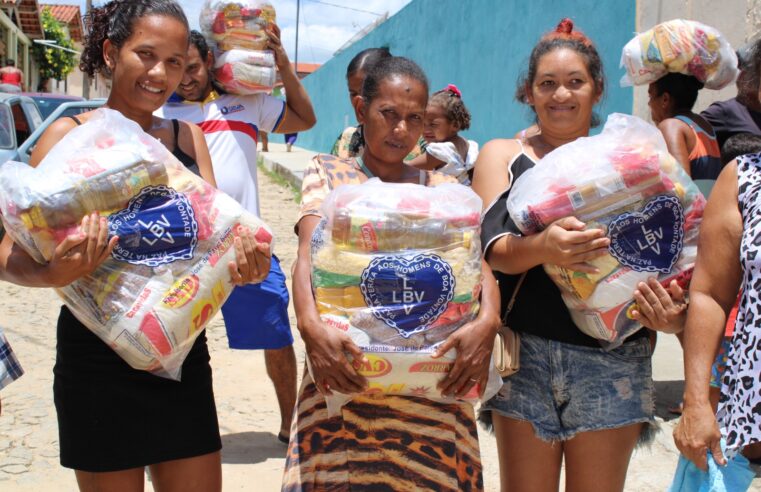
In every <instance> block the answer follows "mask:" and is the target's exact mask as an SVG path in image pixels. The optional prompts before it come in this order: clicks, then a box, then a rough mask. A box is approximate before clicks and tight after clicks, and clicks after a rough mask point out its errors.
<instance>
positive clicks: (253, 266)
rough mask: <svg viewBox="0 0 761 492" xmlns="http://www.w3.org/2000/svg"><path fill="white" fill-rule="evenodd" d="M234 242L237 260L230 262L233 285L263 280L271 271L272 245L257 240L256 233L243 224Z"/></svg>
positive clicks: (256, 282)
mask: <svg viewBox="0 0 761 492" xmlns="http://www.w3.org/2000/svg"><path fill="white" fill-rule="evenodd" d="M233 244H234V246H235V261H231V262H230V264H229V267H230V278H231V280H232V283H233V285H239V286H240V285H245V284H258V283H259V282H262V281H263V280H264V279H265V278H266V277H267V275H268V274H269V272H270V262H271V261H272V260H271V253H270V245H269V244H268V243H260V242H257V241H256V237H254V233H253V232H251V230H250V229H249V228H248V227H242V226H241V227H239V228H238V230H237V231H236V234H235V240H234V242H233Z"/></svg>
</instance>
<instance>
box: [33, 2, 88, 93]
mask: <svg viewBox="0 0 761 492" xmlns="http://www.w3.org/2000/svg"><path fill="white" fill-rule="evenodd" d="M40 19H41V20H42V29H43V31H45V40H47V41H53V42H55V44H57V45H58V46H61V47H63V48H69V49H74V43H72V42H71V40H70V39H69V38H68V36H67V35H66V30H65V29H64V27H63V26H62V25H61V23H60V22H58V21H57V20H56V18H55V17H53V14H51V13H50V9H49V8H47V7H45V8H44V9H43V10H42V15H40ZM32 56H34V59H35V60H36V61H37V65H38V66H39V68H40V78H41V79H43V80H46V79H56V80H63V79H65V78H66V76H67V75H69V74H70V73H71V72H72V71H73V70H74V67H75V66H76V63H77V60H76V54H74V53H72V52H71V51H64V50H61V49H58V48H53V47H49V46H45V45H43V44H38V43H35V45H34V48H33V55H32Z"/></svg>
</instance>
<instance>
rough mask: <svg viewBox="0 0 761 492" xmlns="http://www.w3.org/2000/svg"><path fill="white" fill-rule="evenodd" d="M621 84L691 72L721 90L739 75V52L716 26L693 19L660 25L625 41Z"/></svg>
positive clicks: (672, 21) (642, 83)
mask: <svg viewBox="0 0 761 492" xmlns="http://www.w3.org/2000/svg"><path fill="white" fill-rule="evenodd" d="M621 67H624V68H626V75H624V77H623V78H622V79H621V85H622V86H630V85H644V84H649V83H651V82H655V81H656V80H658V79H659V78H661V77H663V76H664V75H666V74H667V73H681V74H684V75H692V76H694V77H695V78H697V79H698V80H699V81H701V82H703V84H704V85H705V87H706V89H722V88H724V87H726V86H727V85H729V84H731V83H732V82H734V80H735V78H737V73H738V71H737V55H736V54H735V51H734V50H733V49H732V46H731V45H730V44H729V42H728V41H727V40H726V38H725V37H724V36H723V35H722V34H721V33H720V32H719V31H718V30H716V29H714V28H713V27H710V26H706V25H704V24H701V23H700V22H695V21H691V20H683V19H675V20H671V21H668V22H663V23H661V24H658V25H657V26H655V27H654V28H652V29H650V30H648V31H645V32H643V33H641V34H638V35H636V36H635V37H634V39H632V40H631V41H629V42H628V43H626V45H625V46H624V49H623V52H622V53H621Z"/></svg>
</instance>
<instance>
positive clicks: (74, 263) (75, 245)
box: [46, 212, 119, 287]
mask: <svg viewBox="0 0 761 492" xmlns="http://www.w3.org/2000/svg"><path fill="white" fill-rule="evenodd" d="M118 242H119V238H118V237H117V236H114V237H112V238H111V239H110V240H109V239H108V221H107V220H106V218H105V217H101V216H100V215H99V214H98V212H93V213H92V214H90V215H85V216H84V217H83V218H82V223H81V224H80V228H79V231H78V232H76V233H72V234H69V236H67V237H66V239H64V240H63V242H61V244H59V245H58V246H57V247H56V249H55V251H54V252H53V257H52V258H51V259H50V261H49V262H48V264H47V265H46V270H47V272H46V274H47V277H48V279H49V283H50V284H51V285H52V286H54V287H64V286H66V285H69V284H70V283H72V282H73V281H75V280H77V279H78V278H81V277H83V276H85V275H88V274H90V273H92V272H93V271H94V270H95V269H96V268H98V266H100V264H101V263H103V262H104V261H105V260H106V259H107V258H108V257H109V255H111V252H112V251H113V250H114V247H115V246H116V243H118Z"/></svg>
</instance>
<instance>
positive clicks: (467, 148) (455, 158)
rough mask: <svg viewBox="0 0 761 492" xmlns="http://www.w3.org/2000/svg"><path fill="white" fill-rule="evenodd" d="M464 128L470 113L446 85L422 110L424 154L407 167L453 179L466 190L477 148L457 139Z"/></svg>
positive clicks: (459, 94)
mask: <svg viewBox="0 0 761 492" xmlns="http://www.w3.org/2000/svg"><path fill="white" fill-rule="evenodd" d="M468 128H470V112H469V111H468V108H467V107H465V103H463V102H462V94H461V93H460V90H459V89H458V88H457V87H456V86H454V85H452V84H449V85H448V86H447V88H446V89H443V90H440V91H438V92H434V93H433V96H431V99H430V101H428V107H426V109H425V122H424V125H423V138H424V139H425V141H426V146H425V153H424V154H423V155H421V156H418V157H416V158H415V159H413V160H411V161H409V164H411V165H413V166H415V167H417V168H420V169H426V170H429V171H433V170H436V171H439V172H441V173H444V174H448V175H450V176H454V177H455V178H457V180H458V181H459V182H460V183H461V184H464V185H468V186H470V180H471V178H472V177H473V165H474V164H475V163H476V158H477V157H478V144H477V143H476V142H474V141H473V140H465V139H464V138H462V137H461V136H459V135H458V132H460V131H462V130H467V129H468Z"/></svg>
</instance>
